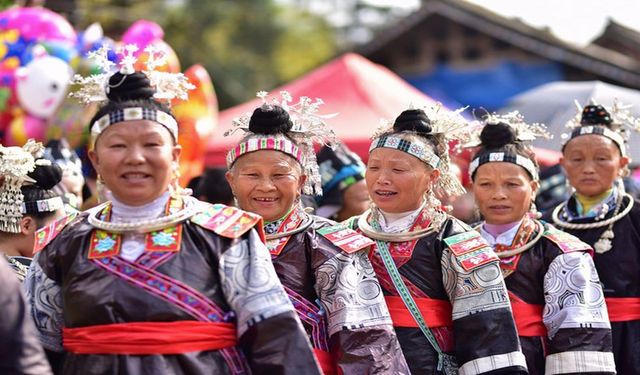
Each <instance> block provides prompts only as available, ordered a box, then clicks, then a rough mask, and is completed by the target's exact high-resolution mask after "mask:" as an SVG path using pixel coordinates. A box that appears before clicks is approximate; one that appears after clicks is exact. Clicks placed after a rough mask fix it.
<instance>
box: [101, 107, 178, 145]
mask: <svg viewBox="0 0 640 375" xmlns="http://www.w3.org/2000/svg"><path fill="white" fill-rule="evenodd" d="M135 120H150V121H154V122H157V123H158V124H160V125H162V126H164V127H165V128H167V130H169V133H171V136H172V137H173V139H174V140H175V141H176V142H177V141H178V122H177V121H176V119H175V118H173V116H171V115H170V114H168V113H166V112H164V111H160V110H157V109H152V108H144V107H130V108H122V109H115V110H113V111H111V112H109V113H107V114H105V115H104V116H102V117H100V118H99V119H97V120H96V121H95V122H94V123H93V124H92V125H91V146H92V147H93V146H94V145H95V144H96V140H97V139H98V137H99V136H100V134H102V132H104V130H105V129H107V128H108V127H109V126H111V125H113V124H117V123H119V122H123V121H135Z"/></svg>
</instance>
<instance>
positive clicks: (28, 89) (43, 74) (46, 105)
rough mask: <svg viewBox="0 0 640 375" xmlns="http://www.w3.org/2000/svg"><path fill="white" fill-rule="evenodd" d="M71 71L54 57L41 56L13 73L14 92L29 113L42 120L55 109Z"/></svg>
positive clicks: (71, 73) (67, 84)
mask: <svg viewBox="0 0 640 375" xmlns="http://www.w3.org/2000/svg"><path fill="white" fill-rule="evenodd" d="M72 75H73V71H72V70H71V68H70V67H69V65H68V64H67V63H65V62H64V61H62V60H60V59H59V58H57V57H52V56H42V57H38V58H36V59H34V60H33V61H32V62H30V63H29V64H28V65H27V66H25V67H22V68H19V69H18V71H17V72H16V77H17V81H16V93H17V96H18V101H19V103H20V105H21V106H22V107H23V108H24V109H25V111H27V112H28V113H29V114H31V115H33V116H36V117H40V118H43V119H46V118H48V117H50V116H51V115H52V114H53V113H54V112H55V111H56V109H57V108H58V106H59V105H60V103H62V100H63V99H64V96H65V94H66V92H67V87H68V86H69V80H70V79H71V76H72Z"/></svg>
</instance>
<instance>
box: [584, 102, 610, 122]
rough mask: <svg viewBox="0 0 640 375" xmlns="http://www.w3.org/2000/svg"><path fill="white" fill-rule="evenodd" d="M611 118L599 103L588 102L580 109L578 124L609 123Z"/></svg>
mask: <svg viewBox="0 0 640 375" xmlns="http://www.w3.org/2000/svg"><path fill="white" fill-rule="evenodd" d="M612 122H613V120H612V119H611V115H610V114H609V112H607V110H606V109H605V108H604V107H603V106H601V105H600V104H589V105H588V106H586V107H584V109H583V110H582V118H581V119H580V125H605V126H608V125H611V123H612Z"/></svg>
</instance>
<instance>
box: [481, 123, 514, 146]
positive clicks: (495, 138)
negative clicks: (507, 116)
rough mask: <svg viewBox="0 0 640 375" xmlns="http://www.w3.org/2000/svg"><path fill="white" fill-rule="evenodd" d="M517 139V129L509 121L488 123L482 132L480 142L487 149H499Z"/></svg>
mask: <svg viewBox="0 0 640 375" xmlns="http://www.w3.org/2000/svg"><path fill="white" fill-rule="evenodd" d="M515 141H516V132H515V130H514V129H513V128H512V127H511V126H510V125H509V124H507V123H504V122H498V123H497V124H491V123H489V124H487V125H485V127H484V128H483V129H482V132H481V133H480V142H482V145H483V146H484V147H485V148H487V149H497V148H500V147H502V146H504V145H507V144H510V143H514V142H515Z"/></svg>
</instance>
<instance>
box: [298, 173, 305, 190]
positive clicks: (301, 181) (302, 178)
mask: <svg viewBox="0 0 640 375" xmlns="http://www.w3.org/2000/svg"><path fill="white" fill-rule="evenodd" d="M306 182H307V175H306V174H301V175H300V177H298V191H300V194H301V195H302V191H303V189H304V184H305V183H306Z"/></svg>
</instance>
